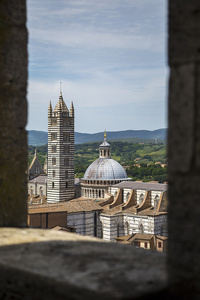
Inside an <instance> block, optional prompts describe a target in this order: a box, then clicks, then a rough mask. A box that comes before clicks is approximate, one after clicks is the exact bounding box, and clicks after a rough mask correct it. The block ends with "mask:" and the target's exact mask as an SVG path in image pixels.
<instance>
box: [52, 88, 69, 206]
mask: <svg viewBox="0 0 200 300" xmlns="http://www.w3.org/2000/svg"><path fill="white" fill-rule="evenodd" d="M47 178H48V179H47V202H48V203H55V202H60V201H66V200H70V199H73V198H74V197H75V186H74V106H73V102H72V103H71V107H70V112H69V110H68V108H67V106H66V104H65V102H64V100H63V96H62V92H60V97H59V100H58V102H57V104H56V106H55V108H54V110H53V111H52V106H51V102H50V104H49V109H48V177H47Z"/></svg>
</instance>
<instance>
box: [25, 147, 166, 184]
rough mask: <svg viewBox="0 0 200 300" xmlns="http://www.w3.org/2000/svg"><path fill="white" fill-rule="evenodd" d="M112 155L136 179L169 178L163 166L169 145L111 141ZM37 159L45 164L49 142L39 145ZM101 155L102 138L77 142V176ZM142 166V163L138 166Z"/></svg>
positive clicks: (30, 158)
mask: <svg viewBox="0 0 200 300" xmlns="http://www.w3.org/2000/svg"><path fill="white" fill-rule="evenodd" d="M110 144H111V148H112V150H111V151H112V158H113V159H115V160H117V161H118V162H119V163H120V164H121V165H122V166H124V168H125V169H126V171H127V174H128V176H129V177H131V178H133V180H142V181H159V182H165V181H167V168H166V167H164V168H163V167H161V165H160V164H155V163H156V162H160V163H162V164H165V163H166V159H167V156H166V145H163V144H152V143H148V144H141V143H128V142H111V143H110ZM35 148H36V147H34V146H29V164H30V163H31V161H32V159H33V156H34V153H35ZM37 153H38V159H39V160H40V163H41V164H42V166H43V165H44V161H45V157H46V154H47V145H43V146H38V147H37ZM98 157H99V142H96V143H85V144H79V145H75V160H74V162H75V176H76V177H77V178H81V177H83V175H84V172H85V171H86V169H87V167H88V166H89V165H90V164H91V163H92V162H93V161H94V160H95V159H97V158H98ZM139 166H140V167H139Z"/></svg>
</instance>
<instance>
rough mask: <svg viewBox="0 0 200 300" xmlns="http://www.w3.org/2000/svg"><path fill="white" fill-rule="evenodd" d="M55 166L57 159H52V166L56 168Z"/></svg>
mask: <svg viewBox="0 0 200 300" xmlns="http://www.w3.org/2000/svg"><path fill="white" fill-rule="evenodd" d="M55 165H56V158H55V157H52V166H55Z"/></svg>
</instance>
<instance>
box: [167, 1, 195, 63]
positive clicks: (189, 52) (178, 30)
mask: <svg viewBox="0 0 200 300" xmlns="http://www.w3.org/2000/svg"><path fill="white" fill-rule="evenodd" d="M199 34H200V2H199V0H192V1H187V0H186V1H183V0H176V1H175V0H169V43H168V49H169V55H168V57H169V65H170V66H172V65H173V64H180V63H192V62H200V39H199Z"/></svg>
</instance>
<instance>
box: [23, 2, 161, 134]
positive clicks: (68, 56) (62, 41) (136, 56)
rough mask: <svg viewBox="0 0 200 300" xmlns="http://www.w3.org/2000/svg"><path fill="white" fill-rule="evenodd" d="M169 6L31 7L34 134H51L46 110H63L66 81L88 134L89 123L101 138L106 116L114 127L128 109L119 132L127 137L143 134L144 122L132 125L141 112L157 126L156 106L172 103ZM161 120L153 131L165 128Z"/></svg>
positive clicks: (31, 116) (84, 4) (75, 4)
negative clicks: (168, 94) (59, 105)
mask: <svg viewBox="0 0 200 300" xmlns="http://www.w3.org/2000/svg"><path fill="white" fill-rule="evenodd" d="M165 5H166V0H165V1H159V0H109V1H107V0H101V1H96V0H68V1H66V0H58V1H54V0H48V1H47V0H40V1H39V0H29V1H28V28H29V41H30V43H29V61H30V63H29V93H28V99H29V128H32V129H33V128H34V126H35V128H36V127H38V128H37V129H39V128H40V129H41V130H46V129H47V108H48V104H49V100H52V102H53V105H55V104H56V102H57V99H58V96H59V81H63V95H64V99H65V101H66V102H67V105H68V106H69V105H70V103H69V101H71V100H73V101H74V102H75V108H76V111H77V116H78V117H77V121H76V122H77V130H79V131H87V130H89V128H91V127H89V125H88V124H89V122H90V120H91V123H94V124H95V127H94V126H93V127H92V129H93V130H94V131H96V130H95V128H99V127H98V126H100V125H98V124H97V120H98V122H100V120H101V118H100V117H99V116H98V114H99V112H102V110H103V112H104V118H105V120H106V122H108V123H109V122H111V123H112V124H113V123H114V119H113V118H114V117H113V116H115V115H116V116H117V115H119V114H120V113H121V109H122V104H123V105H124V106H125V107H126V108H127V110H126V113H125V114H124V115H123V117H122V116H121V118H120V120H121V119H122V121H120V122H118V123H117V125H118V126H122V124H123V126H124V127H123V129H125V127H126V125H125V124H127V129H128V128H129V129H134V128H133V127H131V126H136V124H137V126H140V119H139V117H138V116H135V118H134V124H133V122H132V121H131V120H132V119H131V118H132V111H131V109H134V106H135V107H137V109H138V110H140V109H142V110H143V111H144V115H145V114H146V120H147V119H148V120H149V118H150V117H149V115H150V114H152V118H153V116H154V114H155V111H156V109H155V107H156V103H157V107H159V105H160V104H159V105H158V103H162V105H161V106H162V107H164V101H165V87H166V82H165V81H166V67H165V65H164V57H165V54H164V51H165V42H164V41H165V30H164V29H165V26H166V25H165V21H164V18H165V14H166V12H165ZM133 105H134V106H133ZM87 113H88V116H87V120H88V122H87V123H86V122H84V118H85V114H87ZM83 115H84V118H83ZM111 115H112V116H111ZM95 118H96V119H95ZM160 119H161V118H160V117H159V118H158V117H157V119H156V118H155V116H154V124H155V125H153V121H152V124H151V126H155V127H157V128H159V127H163V126H157V125H156V123H157V122H158V120H159V122H160V123H162V122H161V121H160ZM163 119H164V117H163ZM36 120H37V121H36ZM95 120H96V121H95ZM109 120H110V121H109ZM111 120H112V121H111ZM152 120H153V119H152ZM126 122H127V123H126ZM111 123H110V124H111ZM131 124H132V125H131ZM145 124H146V123H145V122H144V120H143V121H142V122H141V126H144V125H145ZM163 124H164V123H163ZM110 126H111V125H110ZM113 126H114V125H113ZM115 126H116V124H115ZM145 126H146V129H148V124H146V125H145ZM79 128H80V129H79ZM84 128H85V129H84ZM117 130H118V129H117ZM88 132H89V131H88ZM90 132H91V130H90Z"/></svg>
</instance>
